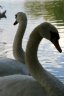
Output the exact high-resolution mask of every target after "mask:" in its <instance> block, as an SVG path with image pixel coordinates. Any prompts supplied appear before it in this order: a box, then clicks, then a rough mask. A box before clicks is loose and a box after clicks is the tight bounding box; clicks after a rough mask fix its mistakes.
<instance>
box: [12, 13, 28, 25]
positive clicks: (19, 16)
mask: <svg viewBox="0 0 64 96" xmlns="http://www.w3.org/2000/svg"><path fill="white" fill-rule="evenodd" d="M15 19H16V21H15V22H14V25H16V24H17V23H21V22H24V21H27V16H26V14H25V13H23V12H18V13H17V14H16V15H15Z"/></svg>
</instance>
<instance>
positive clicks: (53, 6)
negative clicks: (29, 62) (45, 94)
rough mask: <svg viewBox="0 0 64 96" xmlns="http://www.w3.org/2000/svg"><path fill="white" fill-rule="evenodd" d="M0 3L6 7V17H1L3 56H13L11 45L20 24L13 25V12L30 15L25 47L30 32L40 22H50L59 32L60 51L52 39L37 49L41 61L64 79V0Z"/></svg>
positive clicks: (12, 0)
mask: <svg viewBox="0 0 64 96" xmlns="http://www.w3.org/2000/svg"><path fill="white" fill-rule="evenodd" d="M0 5H2V6H3V9H0V11H1V12H3V11H4V10H7V13H6V15H7V19H1V20H0V57H9V58H13V59H14V57H13V54H12V51H13V49H12V45H13V40H14V36H15V34H16V30H17V27H18V26H14V25H13V23H14V21H15V17H14V15H15V14H16V13H17V12H18V11H23V12H25V13H26V14H27V18H28V25H27V29H26V32H25V36H24V39H23V48H24V50H25V48H26V44H27V40H28V38H29V35H30V33H31V31H32V30H33V29H34V28H35V26H37V25H38V24H40V23H42V22H44V21H47V22H50V23H51V24H53V25H54V26H56V27H57V29H58V31H59V34H60V41H59V42H60V46H61V48H62V50H63V52H62V53H61V54H60V53H59V52H58V51H57V50H56V49H55V47H54V46H53V45H52V44H51V42H49V41H47V40H45V39H44V40H42V41H41V43H40V46H39V50H38V58H39V60H40V62H41V64H42V65H43V66H44V68H46V70H48V71H50V72H51V73H52V74H54V75H55V76H57V77H58V78H59V79H60V80H61V81H62V82H64V0H11V1H9V0H0Z"/></svg>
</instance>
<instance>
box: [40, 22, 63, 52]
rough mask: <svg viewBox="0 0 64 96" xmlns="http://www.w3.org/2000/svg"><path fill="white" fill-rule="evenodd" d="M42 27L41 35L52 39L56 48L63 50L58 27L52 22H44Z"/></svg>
mask: <svg viewBox="0 0 64 96" xmlns="http://www.w3.org/2000/svg"><path fill="white" fill-rule="evenodd" d="M41 28H42V30H43V32H41V31H40V35H41V36H43V37H44V38H46V39H48V40H50V41H51V42H52V43H53V44H54V46H55V47H56V49H57V50H58V51H59V52H62V50H61V47H60V45H59V39H60V36H59V33H58V30H57V29H56V27H54V26H53V25H52V24H50V23H47V22H44V23H42V25H41Z"/></svg>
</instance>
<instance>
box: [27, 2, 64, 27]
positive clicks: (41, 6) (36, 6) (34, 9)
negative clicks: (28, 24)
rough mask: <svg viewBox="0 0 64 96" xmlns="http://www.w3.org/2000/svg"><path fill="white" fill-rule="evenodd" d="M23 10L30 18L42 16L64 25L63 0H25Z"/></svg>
mask: <svg viewBox="0 0 64 96" xmlns="http://www.w3.org/2000/svg"><path fill="white" fill-rule="evenodd" d="M25 10H26V12H27V13H28V15H30V16H31V17H32V18H40V16H44V18H45V20H47V21H55V22H57V24H58V25H59V26H60V25H62V26H63V25H64V0H53V1H46V0H45V1H44V2H43V1H36V0H35V1H26V2H25Z"/></svg>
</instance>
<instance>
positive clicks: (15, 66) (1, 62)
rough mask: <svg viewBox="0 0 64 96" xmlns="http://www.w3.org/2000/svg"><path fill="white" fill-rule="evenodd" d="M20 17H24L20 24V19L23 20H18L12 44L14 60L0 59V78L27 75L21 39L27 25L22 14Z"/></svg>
mask: <svg viewBox="0 0 64 96" xmlns="http://www.w3.org/2000/svg"><path fill="white" fill-rule="evenodd" d="M22 17H23V18H24V17H25V20H24V22H23V23H22V21H21V19H23V18H20V22H18V23H19V26H18V30H17V33H16V35H15V39H14V43H13V55H14V57H15V59H16V60H13V59H9V58H0V76H5V75H12V74H24V75H28V74H29V72H28V68H27V66H26V65H25V60H24V51H23V49H22V39H23V35H24V32H25V28H26V24H27V18H26V15H25V14H23V16H22ZM23 27H24V28H23Z"/></svg>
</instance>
